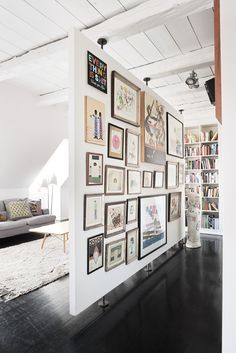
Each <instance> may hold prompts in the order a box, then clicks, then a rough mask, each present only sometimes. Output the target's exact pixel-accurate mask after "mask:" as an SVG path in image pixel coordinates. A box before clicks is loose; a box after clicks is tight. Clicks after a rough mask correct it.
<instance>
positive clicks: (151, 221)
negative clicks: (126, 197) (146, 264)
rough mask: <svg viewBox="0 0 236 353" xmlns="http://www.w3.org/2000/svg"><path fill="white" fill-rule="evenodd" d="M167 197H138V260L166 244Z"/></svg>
mask: <svg viewBox="0 0 236 353" xmlns="http://www.w3.org/2000/svg"><path fill="white" fill-rule="evenodd" d="M166 209H167V195H151V196H142V197H139V259H142V258H143V257H145V256H147V255H149V254H150V253H152V252H153V251H155V250H157V249H159V248H160V247H161V246H163V245H165V244H166V243H167V212H166Z"/></svg>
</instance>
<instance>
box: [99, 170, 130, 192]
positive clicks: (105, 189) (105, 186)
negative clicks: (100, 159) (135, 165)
mask: <svg viewBox="0 0 236 353" xmlns="http://www.w3.org/2000/svg"><path fill="white" fill-rule="evenodd" d="M109 168H113V169H119V170H122V171H123V190H122V192H115V193H114V192H111V193H110V192H109V193H107V170H108V169H109ZM104 194H105V195H112V196H114V195H124V194H125V168H124V167H117V166H115V165H110V164H107V165H106V166H105V183H104Z"/></svg>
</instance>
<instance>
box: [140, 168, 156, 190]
mask: <svg viewBox="0 0 236 353" xmlns="http://www.w3.org/2000/svg"><path fill="white" fill-rule="evenodd" d="M145 173H150V174H151V185H150V186H144V176H145ZM153 180H154V179H153V172H151V171H150V170H143V180H142V188H144V189H151V188H152V187H153Z"/></svg>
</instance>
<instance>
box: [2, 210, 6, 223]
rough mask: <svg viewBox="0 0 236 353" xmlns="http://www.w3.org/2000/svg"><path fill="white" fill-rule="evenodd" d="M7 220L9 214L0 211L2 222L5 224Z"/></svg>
mask: <svg viewBox="0 0 236 353" xmlns="http://www.w3.org/2000/svg"><path fill="white" fill-rule="evenodd" d="M6 220H7V213H6V212H5V211H0V222H5V221H6Z"/></svg>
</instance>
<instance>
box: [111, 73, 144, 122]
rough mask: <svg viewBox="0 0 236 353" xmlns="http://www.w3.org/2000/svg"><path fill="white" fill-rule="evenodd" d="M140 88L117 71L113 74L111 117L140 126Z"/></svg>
mask: <svg viewBox="0 0 236 353" xmlns="http://www.w3.org/2000/svg"><path fill="white" fill-rule="evenodd" d="M139 92H140V88H139V87H138V86H136V85H135V84H133V83H132V82H130V81H129V80H127V79H126V78H125V77H123V76H122V75H120V74H119V73H118V72H116V71H112V74H111V116H112V117H113V118H115V119H118V120H121V121H124V122H126V123H128V124H131V125H134V126H140V116H139Z"/></svg>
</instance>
